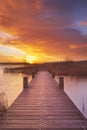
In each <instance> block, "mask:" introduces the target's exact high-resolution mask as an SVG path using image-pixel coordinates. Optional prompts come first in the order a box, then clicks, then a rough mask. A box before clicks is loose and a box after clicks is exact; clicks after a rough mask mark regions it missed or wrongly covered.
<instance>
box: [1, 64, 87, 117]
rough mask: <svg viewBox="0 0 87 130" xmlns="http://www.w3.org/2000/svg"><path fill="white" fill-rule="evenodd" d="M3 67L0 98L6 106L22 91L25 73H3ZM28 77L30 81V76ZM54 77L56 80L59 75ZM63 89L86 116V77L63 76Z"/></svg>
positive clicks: (2, 67)
mask: <svg viewBox="0 0 87 130" xmlns="http://www.w3.org/2000/svg"><path fill="white" fill-rule="evenodd" d="M5 67H7V66H1V67H0V100H1V99H2V98H3V100H5V103H6V104H5V105H6V106H7V108H8V107H9V106H10V105H11V104H12V103H13V102H14V100H15V99H16V98H17V97H18V95H19V94H20V93H21V92H22V90H23V77H24V76H27V75H23V74H21V73H19V74H18V73H3V69H4V68H5ZM8 67H9V66H8ZM18 67H19V66H18ZM28 79H29V81H30V80H31V76H28ZM55 79H56V81H57V82H58V79H59V77H58V76H56V77H55ZM64 91H65V92H66V94H67V95H68V96H69V97H70V99H71V100H72V101H73V102H74V104H75V105H76V106H77V107H78V108H79V110H80V111H81V112H82V113H83V115H84V116H85V117H86V118H87V77H76V76H64ZM3 100H2V101H3Z"/></svg>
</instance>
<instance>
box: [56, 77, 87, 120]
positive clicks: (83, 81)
mask: <svg viewBox="0 0 87 130" xmlns="http://www.w3.org/2000/svg"><path fill="white" fill-rule="evenodd" d="M56 80H57V82H58V77H56ZM64 91H65V92H66V93H67V95H68V96H69V97H70V99H71V100H72V101H73V102H74V104H75V105H76V106H77V107H78V109H79V110H80V111H81V112H82V113H83V115H84V116H85V117H86V118H87V77H75V76H65V77H64Z"/></svg>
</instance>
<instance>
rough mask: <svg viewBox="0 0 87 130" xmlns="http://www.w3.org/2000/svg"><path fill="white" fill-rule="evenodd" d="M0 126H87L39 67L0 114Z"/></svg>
mask: <svg viewBox="0 0 87 130" xmlns="http://www.w3.org/2000/svg"><path fill="white" fill-rule="evenodd" d="M0 130H87V120H86V119H85V117H84V116H83V115H82V114H81V112H80V111H79V110H78V109H77V108H76V106H75V105H74V104H73V102H72V101H71V100H70V99H69V97H68V96H67V95H66V94H65V92H64V91H63V90H61V89H60V88H59V87H58V84H57V83H56V81H55V80H54V79H53V78H52V76H51V75H50V74H49V73H48V72H46V71H41V72H38V74H37V75H36V76H35V77H34V78H33V80H32V81H31V82H30V84H29V87H28V88H25V89H24V90H23V92H22V93H21V94H20V95H19V96H18V98H17V99H16V100H15V102H14V103H13V104H12V106H11V107H10V108H9V109H8V111H7V112H6V113H5V114H4V116H2V117H0Z"/></svg>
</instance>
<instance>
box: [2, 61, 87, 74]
mask: <svg viewBox="0 0 87 130" xmlns="http://www.w3.org/2000/svg"><path fill="white" fill-rule="evenodd" d="M16 65H17V64H16ZM21 65H23V63H22V64H21ZM38 70H48V71H50V72H51V73H55V74H56V75H78V76H80V75H83V76H85V75H87V61H77V62H75V61H64V62H53V63H43V64H24V67H12V68H11V67H9V68H5V70H4V72H10V73H23V74H32V73H33V72H37V71H38Z"/></svg>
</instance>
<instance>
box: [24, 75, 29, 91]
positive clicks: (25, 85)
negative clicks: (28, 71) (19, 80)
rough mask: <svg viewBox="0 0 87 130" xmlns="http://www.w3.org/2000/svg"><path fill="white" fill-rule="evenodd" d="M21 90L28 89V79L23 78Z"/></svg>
mask: <svg viewBox="0 0 87 130" xmlns="http://www.w3.org/2000/svg"><path fill="white" fill-rule="evenodd" d="M23 88H24V89H25V88H28V77H24V78H23Z"/></svg>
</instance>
